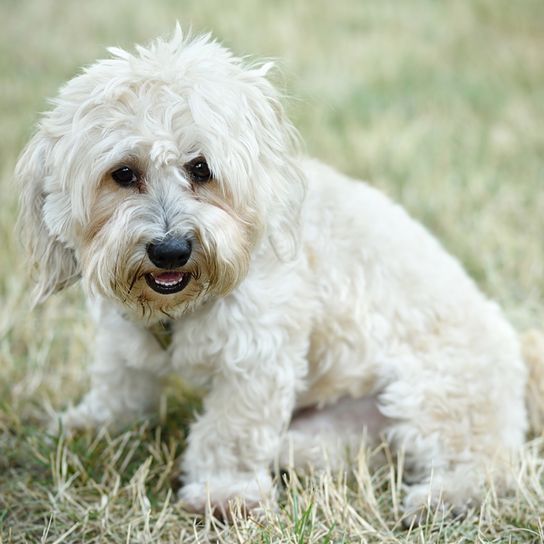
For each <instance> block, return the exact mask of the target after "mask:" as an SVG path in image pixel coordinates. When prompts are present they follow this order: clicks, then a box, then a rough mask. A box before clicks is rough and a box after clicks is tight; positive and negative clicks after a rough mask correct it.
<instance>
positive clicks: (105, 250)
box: [16, 29, 304, 321]
mask: <svg viewBox="0 0 544 544" xmlns="http://www.w3.org/2000/svg"><path fill="white" fill-rule="evenodd" d="M112 53H113V54H114V57H113V58H111V59H108V60H104V61H99V62H97V63H96V64H94V65H93V66H91V67H90V68H88V69H87V70H86V71H85V72H84V73H83V74H82V75H80V76H78V77H76V78H74V79H73V80H71V81H70V82H69V83H68V84H67V85H66V86H65V87H64V88H63V89H61V92H60V95H59V97H58V98H57V99H55V100H54V102H53V103H54V106H55V107H54V109H53V110H52V111H50V112H49V113H47V114H45V116H44V118H43V119H42V121H41V123H40V126H39V129H38V132H37V134H36V135H35V137H34V138H33V139H32V140H31V142H30V143H29V145H28V146H27V148H26V150H25V152H24V153H23V154H22V156H21V158H20V159H19V163H18V165H17V171H16V174H17V176H18V178H19V179H20V182H21V184H22V200H21V214H20V223H19V224H20V228H21V232H22V236H23V240H24V242H25V244H26V246H27V248H28V250H29V252H30V253H31V255H32V256H33V260H34V262H35V263H36V267H37V270H38V278H37V279H38V284H37V298H38V299H39V300H41V299H43V298H45V297H46V296H48V295H49V294H50V293H52V292H54V291H56V290H58V289H60V288H62V287H64V286H66V285H68V284H70V283H72V282H73V281H74V280H75V279H77V278H78V277H79V276H81V277H82V278H83V280H84V283H85V285H86V287H87V288H88V289H89V290H90V291H92V292H93V291H95V292H98V293H100V294H101V295H103V296H106V297H109V298H113V299H116V300H117V301H120V302H121V303H122V304H123V305H124V306H125V307H126V308H128V309H130V310H131V311H132V312H133V313H135V314H136V315H138V316H139V317H141V318H144V319H146V320H149V321H153V320H156V319H159V318H161V317H164V316H165V315H167V316H172V317H176V316H179V315H180V314H181V313H183V312H184V311H186V310H188V309H191V308H194V307H195V306H196V305H197V304H199V303H200V302H202V301H203V300H205V299H206V298H207V297H209V296H223V295H225V294H227V293H229V292H230V291H232V289H233V288H235V287H236V286H237V285H238V284H239V283H240V281H242V280H243V278H244V277H245V275H246V273H247V270H248V267H249V265H250V261H251V258H252V255H253V253H254V251H256V250H257V249H256V248H258V246H259V244H260V243H262V241H263V240H270V239H272V244H273V246H274V247H275V249H276V252H277V253H278V254H279V255H280V256H281V255H282V254H285V253H289V252H290V251H291V250H292V249H293V244H294V243H296V235H297V218H298V211H299V208H300V204H301V201H302V197H303V192H304V189H303V181H302V179H303V177H302V175H301V173H300V171H299V169H298V167H297V164H296V157H295V155H294V154H293V144H294V130H293V129H292V127H291V125H290V124H289V123H288V121H287V120H286V119H285V117H284V114H283V111H282V108H281V106H280V104H279V101H278V97H277V93H276V92H275V90H274V88H273V87H272V85H271V84H270V83H269V82H268V81H267V80H266V78H265V74H266V71H267V67H266V66H261V67H245V66H244V65H243V63H242V62H241V61H240V60H239V59H237V58H235V57H233V56H232V55H231V54H230V53H229V52H228V51H227V50H225V49H223V48H222V47H220V46H219V45H218V44H216V43H214V42H211V41H210V40H208V39H207V38H200V39H197V40H193V41H190V42H188V41H184V40H183V39H182V37H181V32H180V31H179V29H178V31H177V32H176V35H175V36H174V38H173V39H172V40H171V41H162V40H158V41H156V42H154V43H153V44H152V46H151V47H150V48H149V49H143V48H139V49H138V55H135V56H132V55H130V54H128V53H126V52H124V51H121V50H112Z"/></svg>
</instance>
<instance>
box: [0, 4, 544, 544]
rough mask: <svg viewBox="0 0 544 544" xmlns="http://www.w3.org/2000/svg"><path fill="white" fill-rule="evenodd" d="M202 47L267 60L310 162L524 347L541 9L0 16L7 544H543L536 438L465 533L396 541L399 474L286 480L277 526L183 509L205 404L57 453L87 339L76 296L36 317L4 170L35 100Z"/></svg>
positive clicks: (531, 318) (537, 256)
mask: <svg viewBox="0 0 544 544" xmlns="http://www.w3.org/2000/svg"><path fill="white" fill-rule="evenodd" d="M176 20H179V21H180V23H181V24H182V26H183V27H184V28H188V27H189V26H192V28H193V31H194V32H204V31H212V32H213V33H214V34H215V35H216V36H217V37H218V38H219V39H220V40H221V41H222V42H224V43H225V44H226V45H228V46H229V47H231V48H232V49H233V50H234V51H235V52H236V53H238V54H240V55H251V56H254V57H258V58H262V57H266V58H274V59H277V62H278V65H279V68H280V75H279V76H278V77H277V80H278V84H279V85H280V86H281V87H282V88H283V89H284V92H285V95H286V106H287V109H288V111H289V113H290V115H291V117H292V119H293V121H294V123H295V124H296V126H297V127H298V129H299V130H300V133H301V135H302V137H303V139H304V141H305V145H306V149H307V152H308V153H309V154H312V155H315V156H317V157H319V158H321V159H322V160H324V161H326V162H329V163H331V164H333V165H335V166H336V167H338V168H339V169H341V170H343V171H345V172H347V173H349V174H352V175H354V176H357V177H359V178H363V179H366V180H368V181H370V182H371V183H372V184H374V185H376V186H377V187H379V188H380V189H382V190H383V191H385V192H387V193H388V194H390V195H391V196H392V197H393V198H395V199H396V200H398V201H400V202H401V203H402V204H403V205H404V206H405V207H406V208H407V209H408V210H409V211H410V212H411V213H412V214H413V215H414V216H415V217H417V218H419V219H420V220H421V221H422V222H423V223H424V224H426V225H427V226H428V227H429V228H430V229H432V230H433V231H434V232H435V233H436V234H437V235H438V237H439V238H440V239H441V240H442V241H443V243H444V245H445V246H446V247H447V248H448V249H449V250H450V251H451V252H452V253H454V254H455V255H457V256H458V257H459V258H460V259H461V260H462V261H463V263H464V264H465V266H466V267H467V269H468V270H469V272H470V274H471V275H472V276H473V277H474V278H475V279H476V280H477V281H478V283H479V284H480V286H481V288H482V289H483V290H484V291H485V292H486V293H487V294H489V295H490V296H491V297H493V298H495V299H496V300H497V301H498V302H499V303H500V304H501V305H502V306H503V307H504V309H505V311H506V313H507V314H508V316H509V317H510V319H511V320H512V322H513V323H514V324H515V325H516V327H517V328H518V329H519V330H520V331H524V330H526V329H528V328H535V327H536V328H542V325H543V317H544V300H543V293H544V190H543V187H544V129H543V126H544V56H543V52H544V3H543V2H542V1H539V0H520V1H519V2H512V1H509V0H458V1H454V0H451V1H442V2H439V1H435V0H411V1H408V0H406V1H401V0H399V1H396V2H394V1H384V0H364V1H363V0H339V1H336V2H330V1H325V0H315V1H313V2H310V1H306V2H302V1H301V2H291V1H287V0H277V1H272V0H270V1H264V0H263V1H251V0H230V1H229V2H224V1H223V2H222V1H220V0H183V1H182V0H179V1H176V0H155V1H153V2H150V1H149V2H143V1H142V2H137V1H136V0H116V1H115V2H114V1H112V0H108V1H107V0H94V1H93V2H76V1H75V0H73V1H68V0H24V1H23V0H2V1H1V3H0V21H2V32H1V33H0V89H1V95H0V194H1V198H0V236H1V240H2V247H1V248H0V543H11V542H13V543H16V542H17V543H18V542H29V543H30V542H32V543H34V542H48V543H60V542H74V543H91V542H107V543H117V542H119V543H121V542H123V543H126V542H129V543H131V542H208V541H217V542H258V543H268V542H270V543H273V542H293V543H295V542H296V543H303V542H304V543H313V542H330V543H332V542H335V543H336V542H338V543H340V542H345V543H350V542H388V543H389V542H390V543H393V542H418V543H426V542H429V543H430V542H441V543H448V544H449V543H455V542H544V438H543V437H542V436H540V437H539V436H532V437H531V441H530V442H529V443H528V445H527V448H526V451H525V452H524V455H523V459H522V462H520V465H519V467H516V469H515V471H516V479H517V482H518V483H517V486H516V488H515V490H514V491H513V492H512V494H511V495H509V496H507V497H497V496H495V494H494V491H493V489H490V490H489V494H488V496H487V498H486V500H485V501H484V504H483V506H482V507H481V508H478V509H476V510H474V511H472V512H471V513H470V514H469V516H468V517H467V518H466V519H464V520H462V521H453V520H446V521H444V522H436V523H433V520H432V519H429V520H428V523H427V524H425V525H423V526H421V527H418V528H413V529H412V530H410V531H406V530H404V529H403V528H402V527H401V525H400V521H399V520H400V511H399V503H400V501H401V499H402V485H401V470H400V469H399V466H398V465H399V461H398V460H393V459H391V462H390V463H389V464H388V465H387V466H385V467H383V468H382V469H379V470H377V471H374V472H369V470H368V467H367V464H366V454H365V452H364V451H362V452H361V454H360V457H359V462H358V464H357V466H356V467H354V469H353V471H352V472H350V473H348V474H331V473H325V474H315V475H313V476H304V477H303V476H300V478H296V477H295V476H293V477H292V478H291V480H290V481H289V483H288V484H286V485H284V486H283V487H282V491H281V494H280V503H279V508H278V510H277V511H270V512H267V513H265V514H263V516H261V517H259V518H257V519H241V518H240V519H236V520H235V523H234V524H233V525H231V526H223V525H221V524H219V523H216V522H214V521H213V520H210V519H201V518H195V517H192V516H189V515H188V514H186V513H184V512H183V510H182V509H181V508H180V507H179V506H178V505H176V502H175V493H173V491H172V485H171V479H172V476H173V475H174V474H175V471H176V458H177V457H178V456H179V455H180V454H181V452H182V450H183V444H184V436H185V431H186V429H187V424H188V422H189V421H190V419H191V417H192V415H193V413H194V411H195V410H197V409H198V399H196V398H195V397H194V395H192V393H191V392H190V391H186V390H185V389H184V388H183V385H182V384H180V383H178V382H176V381H172V382H170V383H168V384H167V388H166V393H165V396H164V402H163V404H162V410H161V413H160V415H159V418H158V420H157V421H154V422H150V423H141V424H138V425H135V426H133V427H132V428H130V429H127V430H126V431H125V432H123V433H121V434H117V435H109V434H108V433H107V432H105V431H101V432H99V433H98V434H96V433H95V434H92V433H87V434H85V433H83V434H80V435H78V436H75V437H73V438H70V439H54V438H51V437H48V436H47V435H46V434H45V432H44V430H43V429H44V424H45V422H46V421H47V418H48V417H49V414H50V413H52V412H53V411H54V410H58V409H61V408H62V407H65V406H67V405H68V404H69V403H74V402H76V401H77V399H78V398H79V397H80V396H81V395H82V393H83V392H84V391H85V390H86V387H87V381H86V374H85V370H84V368H85V365H86V364H87V362H88V360H89V354H90V346H91V342H92V337H93V330H92V325H91V323H90V320H89V318H88V316H87V313H86V311H85V304H84V300H83V297H82V294H81V292H80V290H79V288H78V287H77V286H76V287H73V288H71V289H69V290H68V291H67V292H65V293H62V294H59V295H56V296H54V297H52V298H51V299H50V300H49V301H48V302H47V303H45V304H43V305H42V306H41V307H39V308H37V309H35V310H31V308H30V297H29V291H30V286H31V279H30V278H29V273H28V270H26V269H25V264H24V259H23V256H22V255H21V251H20V248H19V244H18V240H17V233H16V232H15V230H14V221H15V217H16V209H17V191H16V188H15V186H14V183H13V175H12V173H13V168H14V164H15V161H16V158H17V155H18V153H19V152H20V150H21V149H22V147H23V145H24V143H25V142H26V140H27V139H28V138H29V136H30V134H31V133H32V127H33V124H34V123H35V122H36V120H37V118H38V112H40V111H42V110H44V109H46V108H47V101H46V98H47V97H51V96H54V95H55V93H56V90H57V89H58V87H59V86H60V85H61V84H62V83H63V82H64V81H65V80H67V79H68V78H70V77H72V76H73V75H75V74H76V73H77V72H78V70H79V68H80V67H81V66H82V65H85V64H88V63H91V62H92V61H93V60H94V59H96V58H98V57H103V56H105V55H106V51H105V47H106V46H109V45H117V46H122V47H127V48H130V47H131V46H132V44H133V43H134V42H141V43H142V42H143V43H145V42H147V41H148V40H150V39H151V38H153V37H155V36H157V35H160V34H163V35H167V34H170V33H171V32H172V31H173V29H174V24H175V21H176Z"/></svg>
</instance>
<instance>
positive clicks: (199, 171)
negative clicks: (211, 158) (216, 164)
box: [185, 157, 212, 183]
mask: <svg viewBox="0 0 544 544" xmlns="http://www.w3.org/2000/svg"><path fill="white" fill-rule="evenodd" d="M185 169H186V170H187V172H189V175H190V176H191V179H192V180H193V181H196V182H197V183H205V182H206V181H210V180H211V179H212V173H211V172H210V168H209V167H208V163H207V162H206V159H204V157H197V158H196V159H194V160H192V161H191V162H189V163H187V164H186V165H185Z"/></svg>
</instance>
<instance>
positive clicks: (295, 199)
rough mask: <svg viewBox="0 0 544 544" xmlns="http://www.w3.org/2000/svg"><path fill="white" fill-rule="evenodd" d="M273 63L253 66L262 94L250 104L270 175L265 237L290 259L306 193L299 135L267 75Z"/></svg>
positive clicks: (293, 251)
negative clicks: (261, 139) (257, 67)
mask: <svg viewBox="0 0 544 544" xmlns="http://www.w3.org/2000/svg"><path fill="white" fill-rule="evenodd" d="M272 67H273V64H272V63H267V64H265V65H263V66H261V67H260V68H259V69H257V70H255V73H256V74H257V82H256V83H257V87H258V88H259V89H260V91H261V93H262V95H264V97H265V102H264V107H263V102H262V101H258V102H257V101H256V102H255V103H254V105H253V108H254V112H255V114H256V115H257V117H258V118H259V121H260V123H261V126H262V135H263V138H264V142H262V148H263V149H266V150H267V152H266V153H265V154H264V155H266V159H264V158H263V159H262V160H267V161H268V164H267V165H266V166H267V169H269V171H270V173H271V175H272V176H273V177H272V179H270V184H269V187H268V190H269V191H270V193H271V194H270V198H269V199H267V202H271V203H272V205H271V206H270V207H269V209H268V210H267V212H268V216H269V220H268V237H269V240H270V242H271V244H272V247H273V248H274V251H275V253H276V255H277V256H278V258H279V259H281V260H284V261H288V260H291V259H293V258H294V257H295V256H296V254H297V251H298V248H299V242H300V213H301V209H302V204H303V201H304V198H305V196H306V184H307V180H306V176H305V175H304V172H303V171H302V169H301V167H300V166H299V163H300V160H301V151H300V147H301V144H300V138H299V135H298V132H297V130H296V129H295V127H294V126H293V125H292V124H291V122H290V120H289V119H288V117H287V115H286V113H285V111H284V109H283V106H282V103H281V99H280V96H279V93H278V91H277V90H276V88H275V86H274V85H273V84H272V83H271V82H270V81H269V79H268V78H267V75H268V72H269V71H270V69H271V68H272Z"/></svg>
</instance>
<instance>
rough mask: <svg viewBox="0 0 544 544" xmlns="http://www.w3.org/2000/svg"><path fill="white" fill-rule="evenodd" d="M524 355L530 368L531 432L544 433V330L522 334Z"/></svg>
mask: <svg viewBox="0 0 544 544" xmlns="http://www.w3.org/2000/svg"><path fill="white" fill-rule="evenodd" d="M521 347H522V350H523V357H524V358H525V361H526V363H527V367H528V370H529V381H528V383H527V396H526V398H527V412H528V414H529V426H530V430H531V433H534V434H535V435H540V434H542V433H544V332H541V331H537V330H530V331H528V332H526V333H524V334H522V335H521Z"/></svg>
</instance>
